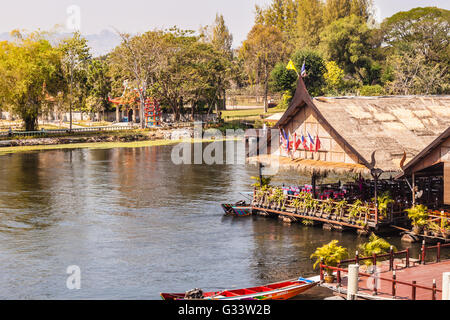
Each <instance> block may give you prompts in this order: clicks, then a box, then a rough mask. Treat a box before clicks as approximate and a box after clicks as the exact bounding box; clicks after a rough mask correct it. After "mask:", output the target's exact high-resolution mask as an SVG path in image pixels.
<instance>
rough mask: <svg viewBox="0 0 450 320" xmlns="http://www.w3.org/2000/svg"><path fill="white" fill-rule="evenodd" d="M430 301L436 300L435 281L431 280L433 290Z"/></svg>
mask: <svg viewBox="0 0 450 320" xmlns="http://www.w3.org/2000/svg"><path fill="white" fill-rule="evenodd" d="M431 300H436V279H433V290H431Z"/></svg>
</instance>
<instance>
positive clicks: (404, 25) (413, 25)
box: [381, 7, 450, 64]
mask: <svg viewBox="0 0 450 320" xmlns="http://www.w3.org/2000/svg"><path fill="white" fill-rule="evenodd" d="M381 29H382V30H383V32H384V41H385V42H386V43H387V44H388V46H389V47H390V48H391V49H394V50H395V51H396V52H397V53H398V52H402V51H410V50H411V49H414V50H415V51H417V52H420V53H421V54H422V55H423V56H424V58H425V59H426V61H427V62H433V63H444V64H449V63H450V47H449V46H450V40H449V36H448V35H449V32H450V11H449V10H445V9H439V8H435V7H425V8H414V9H411V10H409V11H406V12H403V11H402V12H398V13H396V14H394V15H393V16H392V17H389V18H387V19H385V20H384V21H383V23H382V25H381Z"/></svg>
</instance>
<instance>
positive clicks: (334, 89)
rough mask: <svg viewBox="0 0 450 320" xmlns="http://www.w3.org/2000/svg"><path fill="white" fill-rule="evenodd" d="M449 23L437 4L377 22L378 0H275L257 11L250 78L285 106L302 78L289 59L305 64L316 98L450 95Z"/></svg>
mask: <svg viewBox="0 0 450 320" xmlns="http://www.w3.org/2000/svg"><path fill="white" fill-rule="evenodd" d="M449 26H450V11H448V10H444V9H440V8H436V7H425V8H414V9H412V10H409V11H405V12H398V13H396V14H394V15H393V16H391V17H389V18H386V19H385V20H384V21H382V22H381V23H376V21H375V17H374V9H373V3H372V1H371V0H326V1H323V0H273V1H272V2H271V4H270V5H268V6H267V7H265V8H262V7H258V6H257V7H256V17H255V25H254V27H253V29H252V30H251V31H250V33H249V35H248V38H247V40H246V41H245V42H244V44H243V46H242V48H241V49H240V57H241V58H242V59H243V61H244V65H245V66H246V71H247V76H248V81H249V82H250V83H253V82H257V83H261V84H262V85H263V86H264V88H269V90H270V89H271V90H273V91H278V92H282V93H284V96H283V98H284V99H283V101H282V103H284V104H287V103H288V102H289V100H290V98H291V97H292V94H293V92H294V90H295V86H296V80H297V74H296V73H295V71H293V70H287V69H286V65H287V63H288V61H289V60H292V61H293V62H294V64H295V66H296V68H297V70H298V71H300V68H301V67H302V65H303V63H305V65H306V69H307V77H305V82H306V85H307V87H308V90H309V91H310V93H311V94H312V95H313V96H318V95H385V94H393V95H412V94H426V95H430V94H447V93H449V92H450V81H449V80H450V79H449V72H448V71H449V66H450V47H449ZM267 39H270V40H267ZM267 70H271V71H270V74H269V73H268V72H267ZM266 91H267V90H266Z"/></svg>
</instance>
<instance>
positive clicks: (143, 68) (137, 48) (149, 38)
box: [109, 31, 165, 128]
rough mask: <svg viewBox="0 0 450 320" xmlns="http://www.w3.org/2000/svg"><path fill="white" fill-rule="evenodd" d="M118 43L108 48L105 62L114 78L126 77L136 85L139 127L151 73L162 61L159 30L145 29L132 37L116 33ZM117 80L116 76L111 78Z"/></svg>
mask: <svg viewBox="0 0 450 320" xmlns="http://www.w3.org/2000/svg"><path fill="white" fill-rule="evenodd" d="M119 35H120V37H121V38H122V43H121V45H120V46H118V47H116V48H115V49H114V50H113V52H111V54H110V57H109V63H110V65H111V68H112V72H113V73H116V75H115V78H116V79H123V80H124V81H125V80H130V82H131V83H133V84H134V85H135V86H136V90H137V92H138V95H139V101H140V108H139V109H140V122H141V128H145V119H144V109H145V100H146V98H147V95H148V88H149V87H153V86H155V85H156V77H155V74H156V72H157V70H158V69H160V68H164V67H165V65H164V64H163V63H162V55H163V47H162V45H161V44H162V40H161V39H162V37H163V33H162V31H149V32H147V33H145V34H142V35H136V36H134V37H132V36H131V35H129V34H125V33H119ZM115 83H116V84H117V80H116V81H115Z"/></svg>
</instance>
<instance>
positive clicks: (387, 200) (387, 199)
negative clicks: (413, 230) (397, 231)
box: [377, 191, 394, 217]
mask: <svg viewBox="0 0 450 320" xmlns="http://www.w3.org/2000/svg"><path fill="white" fill-rule="evenodd" d="M377 202H378V213H379V214H381V216H382V217H387V212H388V208H389V206H390V204H391V203H394V200H393V199H392V198H391V195H390V193H389V191H386V192H384V193H383V194H382V195H381V196H379V197H378V199H377Z"/></svg>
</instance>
